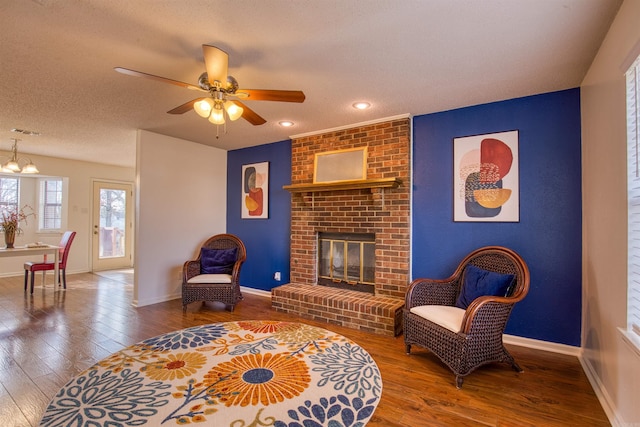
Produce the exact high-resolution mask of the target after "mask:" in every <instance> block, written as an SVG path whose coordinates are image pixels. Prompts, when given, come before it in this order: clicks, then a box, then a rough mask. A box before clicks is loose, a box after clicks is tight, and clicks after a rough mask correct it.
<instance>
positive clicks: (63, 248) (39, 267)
mask: <svg viewBox="0 0 640 427" xmlns="http://www.w3.org/2000/svg"><path fill="white" fill-rule="evenodd" d="M74 237H76V232H75V231H65V232H64V234H63V235H62V239H61V240H60V244H59V245H58V246H60V260H59V265H58V277H57V279H58V280H57V282H58V284H60V277H61V276H62V283H63V285H64V288H65V289H67V276H66V273H65V270H66V269H67V258H68V257H69V249H71V243H72V242H73V238H74ZM48 270H55V262H54V261H47V259H46V256H45V259H44V261H43V262H31V261H29V262H25V263H24V291H25V292H26V291H27V279H28V278H29V272H31V293H33V280H34V278H35V275H36V271H42V272H43V274H44V272H45V271H48ZM55 280H56V278H54V281H55ZM54 286H55V285H54Z"/></svg>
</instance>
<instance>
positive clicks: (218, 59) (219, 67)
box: [202, 44, 229, 87]
mask: <svg viewBox="0 0 640 427" xmlns="http://www.w3.org/2000/svg"><path fill="white" fill-rule="evenodd" d="M202 51H203V52H204V65H205V66H206V68H207V76H208V77H209V83H211V85H212V86H215V83H214V82H215V81H216V80H217V81H218V82H220V86H222V87H224V86H225V85H226V84H227V70H228V68H229V55H228V54H227V52H225V51H224V50H221V49H218V48H217V47H215V46H209V45H207V44H203V45H202Z"/></svg>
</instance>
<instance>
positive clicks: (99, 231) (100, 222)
mask: <svg viewBox="0 0 640 427" xmlns="http://www.w3.org/2000/svg"><path fill="white" fill-rule="evenodd" d="M132 199H133V184H129V183H114V182H105V181H94V182H93V225H92V227H93V230H92V232H93V234H92V236H93V243H92V244H93V246H92V253H93V270H94V271H100V270H114V269H118V268H129V267H132V266H133V259H132V251H131V247H132V244H133V215H132V212H131V210H132V209H131V206H132Z"/></svg>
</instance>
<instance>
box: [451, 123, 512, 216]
mask: <svg viewBox="0 0 640 427" xmlns="http://www.w3.org/2000/svg"><path fill="white" fill-rule="evenodd" d="M518 143H519V138H518V131H517V130H513V131H506V132H497V133H489V134H483V135H474V136H465V137H458V138H454V139H453V174H454V177H453V182H454V184H453V200H454V203H453V220H454V222H519V221H520V191H519V179H520V178H519V173H520V171H519V157H518Z"/></svg>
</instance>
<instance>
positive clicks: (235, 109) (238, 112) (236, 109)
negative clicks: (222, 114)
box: [224, 101, 244, 121]
mask: <svg viewBox="0 0 640 427" xmlns="http://www.w3.org/2000/svg"><path fill="white" fill-rule="evenodd" d="M224 109H225V110H226V111H227V114H228V115H229V119H230V120H231V121H235V120H238V119H239V118H240V117H242V113H244V109H243V108H242V107H240V106H238V105H237V104H236V103H235V102H233V101H225V103H224Z"/></svg>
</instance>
